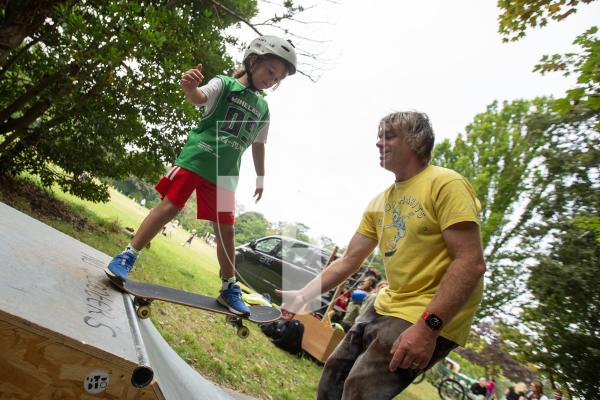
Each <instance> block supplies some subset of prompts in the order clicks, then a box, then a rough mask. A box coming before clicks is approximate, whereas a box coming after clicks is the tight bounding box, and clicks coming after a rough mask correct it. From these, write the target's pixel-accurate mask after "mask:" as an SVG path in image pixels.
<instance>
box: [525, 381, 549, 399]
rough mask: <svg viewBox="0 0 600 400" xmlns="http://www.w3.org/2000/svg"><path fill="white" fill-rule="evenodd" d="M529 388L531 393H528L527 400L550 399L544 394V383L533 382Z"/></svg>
mask: <svg viewBox="0 0 600 400" xmlns="http://www.w3.org/2000/svg"><path fill="white" fill-rule="evenodd" d="M529 387H530V390H529V393H527V400H548V397H546V396H545V395H544V393H543V386H542V382H540V381H533V382H531V384H530V385H529Z"/></svg>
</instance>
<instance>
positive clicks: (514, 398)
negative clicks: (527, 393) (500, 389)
mask: <svg viewBox="0 0 600 400" xmlns="http://www.w3.org/2000/svg"><path fill="white" fill-rule="evenodd" d="M519 397H520V396H519V395H518V394H517V392H515V388H514V387H513V386H511V387H509V388H507V389H506V391H505V392H504V400H519Z"/></svg>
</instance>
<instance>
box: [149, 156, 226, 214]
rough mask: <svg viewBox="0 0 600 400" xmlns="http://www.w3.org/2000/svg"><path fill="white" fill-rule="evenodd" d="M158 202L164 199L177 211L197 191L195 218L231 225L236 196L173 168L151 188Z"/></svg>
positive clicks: (200, 178) (185, 171)
mask: <svg viewBox="0 0 600 400" xmlns="http://www.w3.org/2000/svg"><path fill="white" fill-rule="evenodd" d="M154 188H155V189H156V190H157V191H158V193H160V198H161V200H162V199H164V198H165V196H166V197H167V199H169V200H170V201H171V202H172V203H173V204H175V205H176V206H177V207H178V208H179V209H182V208H183V207H184V206H185V203H186V202H187V200H188V199H189V198H190V196H191V195H192V192H193V191H194V190H196V216H197V218H198V219H207V220H209V221H214V222H218V223H220V224H227V225H233V223H234V221H235V218H234V211H235V192H232V191H230V190H227V189H223V188H220V187H217V185H215V184H214V183H212V182H209V181H207V180H206V179H204V178H203V177H201V176H200V175H196V174H195V173H193V172H191V171H188V170H187V169H183V168H181V167H173V169H171V171H169V173H168V174H167V175H165V176H164V177H163V178H162V179H161V180H160V182H158V183H157V184H156V186H154Z"/></svg>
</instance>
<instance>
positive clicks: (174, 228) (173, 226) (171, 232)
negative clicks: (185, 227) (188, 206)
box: [169, 219, 179, 237]
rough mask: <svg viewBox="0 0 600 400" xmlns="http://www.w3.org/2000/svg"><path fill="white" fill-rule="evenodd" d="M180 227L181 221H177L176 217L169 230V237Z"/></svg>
mask: <svg viewBox="0 0 600 400" xmlns="http://www.w3.org/2000/svg"><path fill="white" fill-rule="evenodd" d="M178 227H179V221H177V220H176V219H174V220H173V221H171V229H170V230H169V237H172V236H173V233H174V232H175V231H176V230H177V228H178Z"/></svg>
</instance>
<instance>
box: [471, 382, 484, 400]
mask: <svg viewBox="0 0 600 400" xmlns="http://www.w3.org/2000/svg"><path fill="white" fill-rule="evenodd" d="M486 386H487V379H485V378H484V377H481V378H479V380H478V381H477V382H475V383H474V384H472V385H471V387H470V391H469V393H468V396H469V398H470V399H474V400H484V399H485V395H486V394H487V391H486V390H485V387H486Z"/></svg>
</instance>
